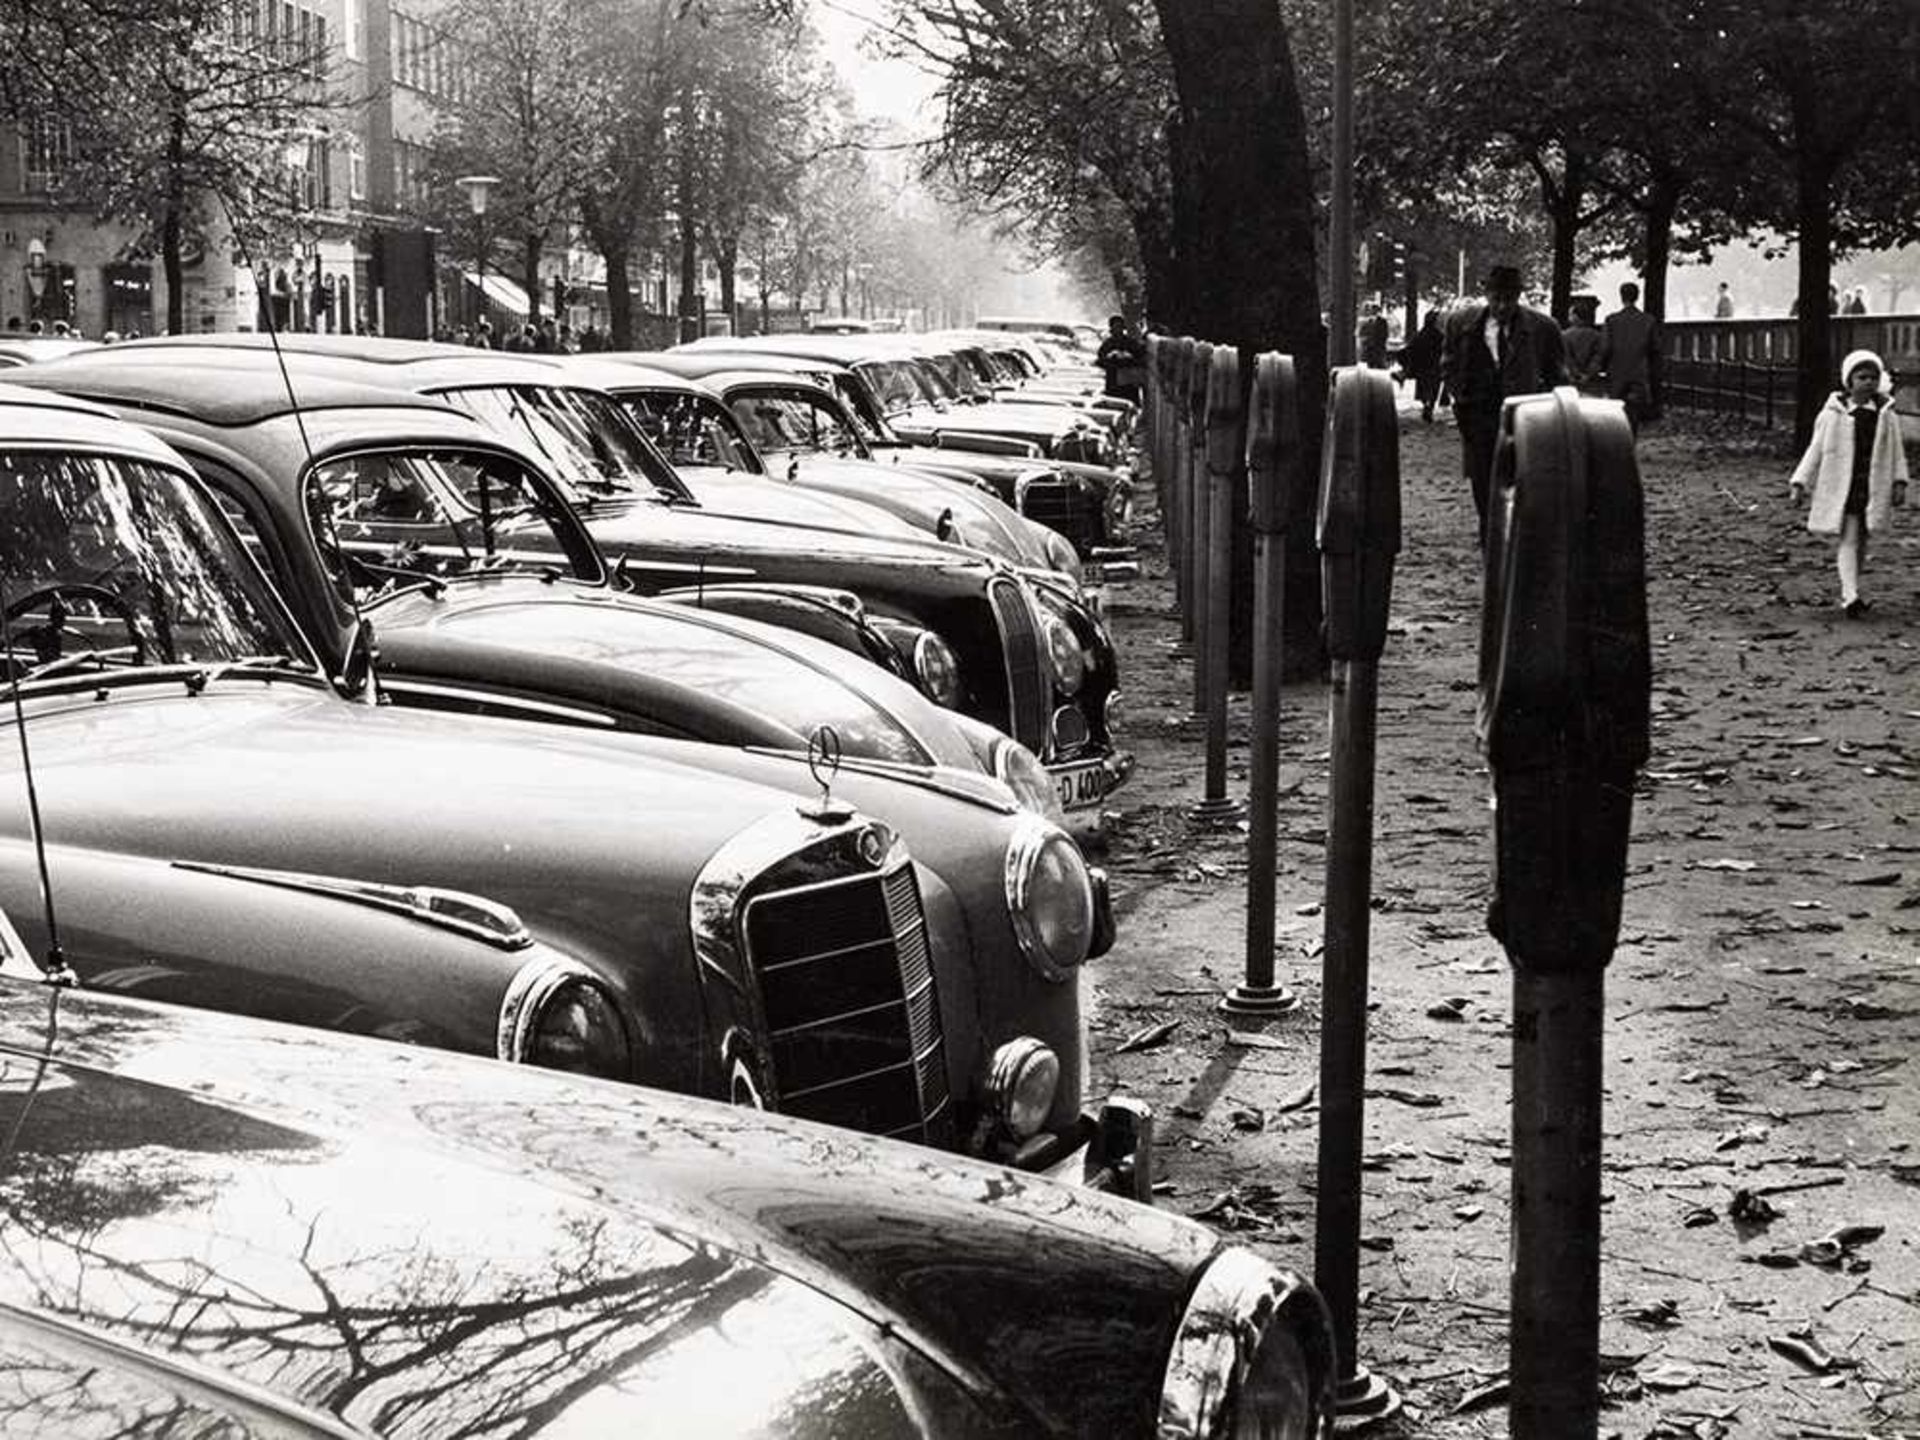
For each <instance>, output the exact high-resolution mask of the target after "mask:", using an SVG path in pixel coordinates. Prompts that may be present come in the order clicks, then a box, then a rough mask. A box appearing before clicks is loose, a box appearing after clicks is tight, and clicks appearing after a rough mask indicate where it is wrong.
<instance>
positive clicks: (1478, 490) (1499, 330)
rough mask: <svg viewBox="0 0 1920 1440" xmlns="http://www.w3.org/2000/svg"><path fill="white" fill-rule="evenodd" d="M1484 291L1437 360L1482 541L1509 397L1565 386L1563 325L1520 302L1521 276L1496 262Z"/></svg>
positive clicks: (1454, 323) (1448, 332)
mask: <svg viewBox="0 0 1920 1440" xmlns="http://www.w3.org/2000/svg"><path fill="white" fill-rule="evenodd" d="M1485 289H1486V299H1485V300H1483V301H1480V302H1478V303H1476V304H1471V305H1463V306H1461V307H1460V308H1458V309H1457V310H1455V311H1454V312H1453V313H1452V314H1451V315H1449V316H1448V317H1447V323H1446V329H1445V339H1444V341H1443V343H1442V345H1441V360H1440V368H1441V374H1442V376H1443V378H1444V379H1445V380H1446V384H1447V389H1448V390H1449V391H1451V392H1452V394H1453V419H1454V423H1455V424H1456V425H1458V426H1459V427H1460V468H1461V472H1462V473H1463V474H1464V475H1465V476H1466V477H1467V482H1468V484H1469V485H1470V486H1472V488H1473V507H1474V510H1475V511H1476V512H1477V513H1478V515H1479V519H1480V533H1481V535H1482V537H1484V536H1485V533H1486V522H1487V492H1488V489H1489V487H1490V485H1491V483H1492V477H1493V450H1494V444H1495V442H1496V441H1497V440H1498V439H1499V438H1500V407H1501V405H1502V404H1503V403H1504V402H1505V401H1506V400H1507V399H1508V398H1509V397H1510V396H1514V395H1537V394H1539V393H1540V392H1541V391H1544V390H1551V389H1552V388H1553V387H1554V386H1556V385H1565V384H1566V383H1567V381H1568V376H1567V361H1566V349H1565V347H1564V346H1563V345H1562V344H1561V342H1560V327H1559V326H1558V325H1556V324H1554V323H1553V317H1552V316H1551V315H1547V314H1544V313H1542V312H1541V311H1539V310H1534V309H1532V308H1530V307H1528V306H1525V305H1522V304H1521V303H1520V271H1519V270H1518V269H1517V268H1516V267H1514V266H1512V265H1495V266H1494V267H1493V268H1492V269H1491V270H1489V271H1488V272H1487V280H1486V287H1485Z"/></svg>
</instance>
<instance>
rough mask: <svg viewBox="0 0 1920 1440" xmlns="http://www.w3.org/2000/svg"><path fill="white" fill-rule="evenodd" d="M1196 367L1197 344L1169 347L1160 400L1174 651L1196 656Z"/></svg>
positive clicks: (1184, 340)
mask: <svg viewBox="0 0 1920 1440" xmlns="http://www.w3.org/2000/svg"><path fill="white" fill-rule="evenodd" d="M1192 368H1193V341H1192V340H1191V339H1190V338H1187V337H1184V336H1183V337H1182V338H1180V339H1178V340H1175V341H1174V342H1173V343H1172V345H1171V346H1170V347H1169V354H1168V356H1167V388H1166V391H1165V393H1164V394H1163V395H1162V396H1161V397H1160V403H1161V407H1162V410H1163V412H1164V414H1163V423H1164V431H1163V438H1162V442H1161V448H1162V450H1163V451H1164V452H1165V464H1166V467H1167V474H1168V476H1169V477H1170V479H1171V481H1172V494H1171V496H1170V497H1169V501H1168V503H1169V506H1170V509H1169V511H1168V516H1167V556H1168V563H1169V564H1171V565H1172V567H1173V572H1174V582H1175V583H1174V606H1175V608H1176V609H1177V610H1178V611H1179V612H1180V639H1179V641H1178V643H1177V644H1176V645H1175V646H1174V652H1175V653H1176V654H1178V655H1182V656H1187V655H1191V654H1192V653H1193V497H1192V491H1191V488H1190V484H1189V482H1190V480H1191V477H1190V476H1189V475H1188V473H1187V461H1188V459H1189V448H1188V445H1187V429H1186V413H1187V376H1188V373H1189V372H1190V371H1191V369H1192Z"/></svg>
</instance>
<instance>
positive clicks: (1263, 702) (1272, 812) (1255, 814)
mask: <svg viewBox="0 0 1920 1440" xmlns="http://www.w3.org/2000/svg"><path fill="white" fill-rule="evenodd" d="M1246 428H1247V493H1248V499H1249V500H1250V501H1251V506H1250V509H1251V512H1252V513H1251V519H1252V522H1253V696H1252V711H1251V714H1250V716H1249V722H1250V723H1249V734H1248V737H1247V966H1246V980H1245V981H1244V982H1243V983H1241V984H1239V985H1235V986H1234V987H1233V989H1231V990H1229V991H1228V992H1227V994H1226V998H1225V999H1223V1000H1222V1001H1221V1002H1220V1008H1221V1009H1222V1010H1224V1011H1226V1012H1227V1013H1228V1014H1230V1015H1278V1014H1281V1013H1284V1012H1285V1011H1288V1010H1291V1009H1293V1007H1294V1006H1295V1005H1296V1004H1297V1003H1298V1000H1297V998H1296V997H1295V995H1294V993H1293V992H1292V991H1291V990H1289V989H1287V988H1286V987H1285V986H1282V985H1277V984H1275V983H1274V955H1273V941H1274V901H1275V898H1276V896H1275V889H1276V882H1275V872H1276V869H1277V865H1278V861H1277V856H1278V852H1279V838H1280V837H1279V804H1280V672H1281V669H1282V664H1281V661H1282V658H1283V657H1282V651H1281V646H1282V643H1283V642H1282V638H1281V637H1282V634H1283V631H1282V628H1281V618H1282V616H1281V599H1282V596H1283V595H1284V594H1285V593H1286V592H1285V580H1286V563H1287V496H1288V494H1289V491H1290V488H1291V487H1290V486H1289V485H1288V483H1287V476H1288V474H1289V473H1290V471H1291V469H1292V467H1294V466H1297V465H1298V464H1299V463H1300V402H1299V395H1298V391H1297V389H1296V381H1295V378H1294V370H1293V361H1292V359H1291V358H1290V357H1288V356H1285V355H1279V354H1275V353H1272V352H1268V353H1267V354H1264V355H1262V356H1260V357H1259V359H1257V360H1256V361H1255V362H1254V371H1253V392H1252V395H1251V396H1250V397H1249V399H1248V403H1247V427H1246Z"/></svg>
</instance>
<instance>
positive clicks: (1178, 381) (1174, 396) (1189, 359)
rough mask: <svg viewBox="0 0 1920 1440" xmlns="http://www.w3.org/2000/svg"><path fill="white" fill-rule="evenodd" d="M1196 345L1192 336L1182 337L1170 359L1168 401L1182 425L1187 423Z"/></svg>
mask: <svg viewBox="0 0 1920 1440" xmlns="http://www.w3.org/2000/svg"><path fill="white" fill-rule="evenodd" d="M1194 344H1195V341H1194V339H1193V337H1192V336H1191V335H1182V336H1181V337H1180V338H1179V339H1178V340H1176V341H1174V342H1173V346H1172V351H1173V353H1172V354H1171V356H1169V357H1168V364H1167V400H1168V403H1169V404H1171V405H1172V406H1173V409H1174V413H1175V415H1176V416H1177V417H1178V420H1179V423H1180V424H1182V425H1184V424H1185V423H1186V421H1187V394H1188V391H1189V390H1190V389H1191V388H1192V386H1191V384H1190V383H1189V381H1188V378H1187V377H1188V376H1190V375H1191V374H1192V373H1193V347H1194Z"/></svg>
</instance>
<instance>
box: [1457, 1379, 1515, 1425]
mask: <svg viewBox="0 0 1920 1440" xmlns="http://www.w3.org/2000/svg"><path fill="white" fill-rule="evenodd" d="M1507 1390H1508V1382H1507V1377H1506V1376H1504V1375H1502V1376H1501V1377H1500V1378H1499V1379H1497V1380H1490V1381H1488V1382H1487V1383H1486V1384H1485V1385H1482V1386H1480V1387H1479V1389H1477V1390H1469V1391H1468V1392H1467V1393H1466V1394H1464V1395H1462V1396H1461V1397H1460V1399H1459V1401H1458V1402H1457V1403H1456V1404H1455V1405H1454V1407H1453V1410H1452V1411H1451V1412H1450V1413H1452V1414H1455V1415H1471V1414H1472V1413H1473V1412H1474V1411H1476V1410H1487V1409H1491V1408H1492V1407H1493V1406H1495V1405H1503V1404H1505V1403H1506V1399H1507Z"/></svg>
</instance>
